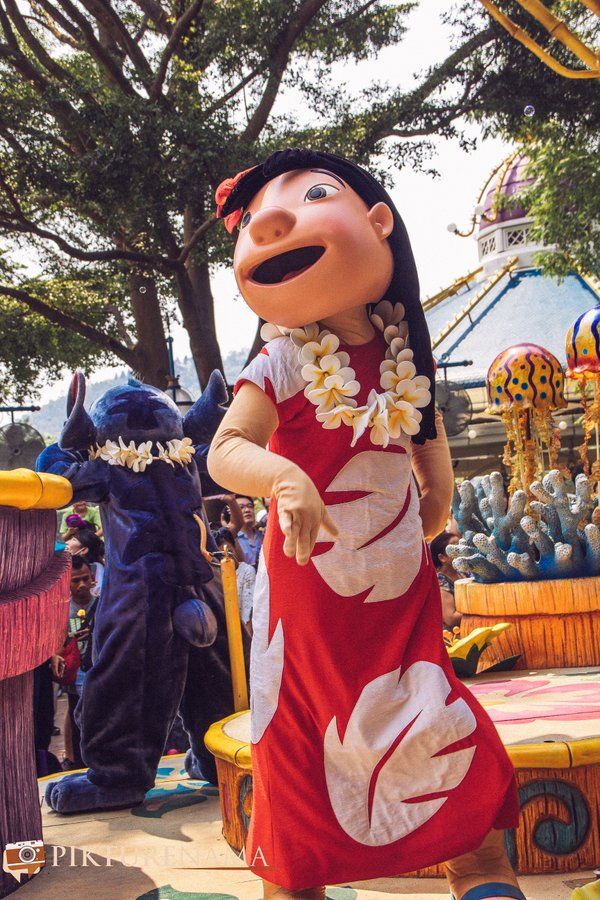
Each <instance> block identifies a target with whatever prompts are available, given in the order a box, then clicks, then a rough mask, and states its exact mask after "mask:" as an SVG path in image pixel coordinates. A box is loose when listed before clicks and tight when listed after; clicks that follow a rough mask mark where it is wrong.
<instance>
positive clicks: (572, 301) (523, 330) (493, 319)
mask: <svg viewBox="0 0 600 900" xmlns="http://www.w3.org/2000/svg"><path fill="white" fill-rule="evenodd" d="M484 285H485V281H483V282H479V283H477V284H474V283H472V284H471V285H470V286H469V288H468V289H467V290H462V291H460V292H459V293H457V294H454V295H453V296H451V297H448V298H447V299H445V300H443V301H442V302H441V303H438V304H437V305H436V306H434V307H433V309H431V310H430V311H429V312H427V313H426V314H425V315H426V319H427V325H428V326H429V331H430V334H431V338H432V340H435V338H436V335H438V334H439V333H440V332H441V331H442V329H443V328H444V326H446V325H447V324H448V323H449V322H451V321H452V320H453V319H454V317H455V316H456V315H458V314H459V313H460V312H461V310H463V309H464V308H465V306H467V305H468V304H469V303H470V302H471V301H472V300H473V299H474V298H475V297H476V295H477V294H478V292H479V291H481V290H482V288H483V287H484ZM599 300H600V295H598V294H597V293H596V291H595V290H594V289H593V288H592V287H590V285H589V284H588V283H587V282H586V281H585V280H584V279H583V278H582V277H580V276H579V275H576V274H571V275H568V276H567V277H566V278H565V279H564V281H562V282H561V283H559V282H558V281H557V280H556V279H554V278H550V277H545V276H543V275H542V273H541V271H540V270H539V269H521V270H519V271H517V272H514V273H513V274H512V275H505V276H504V277H503V278H501V279H500V281H498V283H497V284H496V285H495V286H494V287H493V288H492V289H491V290H490V292H489V293H488V294H487V295H486V296H485V297H483V299H482V300H481V301H480V302H479V303H478V304H477V305H476V306H475V307H474V308H473V310H472V311H471V313H470V315H469V316H467V317H466V318H465V319H463V321H462V322H460V324H458V325H457V326H456V327H455V328H454V329H453V330H452V331H451V332H450V333H449V334H448V336H447V337H446V338H445V339H444V340H443V341H442V342H441V343H440V344H439V346H437V347H436V348H435V349H434V351H433V352H434V356H435V357H436V359H437V360H438V362H440V363H443V362H457V361H461V360H472V361H473V365H472V366H468V367H458V368H456V369H451V370H450V371H449V373H448V374H449V377H450V378H451V379H452V380H453V381H457V382H460V383H462V384H463V385H464V386H465V387H475V386H480V385H482V384H483V383H484V382H485V376H486V373H487V370H488V368H489V365H490V363H491V362H492V360H493V358H494V357H495V355H496V354H497V353H498V352H499V351H500V350H503V349H504V348H505V347H510V346H511V345H512V344H516V343H519V342H522V341H528V342H532V343H536V344H541V345H542V346H543V347H545V348H546V349H548V350H550V352H551V353H553V354H554V355H555V356H556V357H557V358H558V359H559V361H560V363H561V365H563V366H565V364H566V359H565V336H566V334H567V331H568V330H569V327H570V325H571V323H572V322H573V320H574V319H575V318H577V316H578V315H580V314H581V313H582V312H585V310H586V309H589V308H591V307H592V306H594V305H595V304H596V303H598V302H599Z"/></svg>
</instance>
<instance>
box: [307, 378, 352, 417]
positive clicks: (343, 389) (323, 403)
mask: <svg viewBox="0 0 600 900" xmlns="http://www.w3.org/2000/svg"><path fill="white" fill-rule="evenodd" d="M347 372H350V373H351V374H352V375H354V370H353V369H340V370H339V372H337V373H336V374H335V375H328V376H327V377H326V378H325V380H324V381H323V386H322V387H315V388H311V389H310V390H308V391H306V389H305V393H306V397H307V398H308V399H309V400H310V402H311V403H314V405H315V406H316V407H317V412H324V411H327V410H330V409H333V408H334V406H339V404H341V403H345V404H346V406H356V400H353V399H352V398H353V397H354V396H355V395H356V394H358V392H359V391H360V384H359V383H358V381H354V380H351V381H346V373H347Z"/></svg>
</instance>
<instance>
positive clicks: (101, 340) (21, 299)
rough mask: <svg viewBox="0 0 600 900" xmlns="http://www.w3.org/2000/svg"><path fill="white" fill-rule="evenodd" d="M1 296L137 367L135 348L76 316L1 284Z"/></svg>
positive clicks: (20, 290)
mask: <svg viewBox="0 0 600 900" xmlns="http://www.w3.org/2000/svg"><path fill="white" fill-rule="evenodd" d="M0 294H2V295H4V296H5V297H10V298H11V299H12V300H16V301H17V302H18V303H23V304H25V306H27V307H29V309H31V310H32V312H35V313H37V314H38V315H40V316H42V317H43V318H44V319H47V320H48V321H49V322H52V323H53V324H54V325H60V326H61V327H62V328H67V329H68V330H69V331H74V332H75V334H79V335H81V337H83V338H86V339H87V340H88V341H92V343H94V344H97V345H98V346H99V347H102V348H103V349H104V350H108V351H109V352H110V353H114V354H115V356H118V357H119V358H120V359H122V360H123V362H126V363H127V365H129V366H131V367H132V368H135V367H136V364H137V362H138V357H137V354H136V352H135V349H134V348H130V347H126V346H125V344H121V343H120V341H117V340H116V339H115V338H113V337H111V336H110V335H108V334H104V332H103V331H100V330H99V329H98V328H95V327H94V326H93V325H88V324H87V323H86V322H81V321H80V320H79V319H76V318H75V316H71V315H69V313H65V312H62V310H60V309H56V307H54V306H50V305H49V304H48V303H45V302H44V301H43V300H40V299H39V297H34V296H33V295H32V294H30V293H29V292H28V291H24V290H23V289H22V288H14V287H10V286H9V285H4V284H0Z"/></svg>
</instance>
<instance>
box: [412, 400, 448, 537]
mask: <svg viewBox="0 0 600 900" xmlns="http://www.w3.org/2000/svg"><path fill="white" fill-rule="evenodd" d="M435 427H436V429H437V437H436V438H435V440H433V441H425V443H424V444H420V445H419V444H415V445H414V447H413V471H414V473H415V478H416V479H417V483H418V485H419V489H420V491H421V509H420V512H421V520H422V522H423V531H424V533H425V538H426V540H428V541H430V540H431V539H432V538H434V537H435V536H436V535H437V534H439V533H440V532H441V531H443V530H444V527H445V525H446V521H447V519H448V516H449V515H450V504H451V503H452V493H453V490H454V472H453V470H452V460H451V458H450V448H449V447H448V438H447V437H446V430H445V428H444V423H443V421H442V416H441V414H440V411H439V410H438V409H437V408H436V411H435Z"/></svg>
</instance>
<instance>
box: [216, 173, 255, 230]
mask: <svg viewBox="0 0 600 900" xmlns="http://www.w3.org/2000/svg"><path fill="white" fill-rule="evenodd" d="M254 168H255V166H250V168H249V169H244V171H243V172H238V173H237V175H234V176H233V178H226V179H225V180H224V181H222V182H221V184H220V185H219V187H218V188H217V190H216V191H215V202H216V204H217V219H223V221H224V222H225V228H226V229H227V231H228V232H229V234H231V233H232V231H233V230H234V228H235V227H236V226H237V225H238V224H239V221H240V219H241V218H242V214H243V210H242V209H236V210H235V211H234V212H232V213H229V215H228V216H223V207H224V206H225V204H226V203H227V201H228V200H229V195H230V194H231V192H232V190H233V189H234V187H235V186H236V184H237V183H238V181H241V179H242V178H243V177H244V175H247V173H248V172H251V171H252V169H254Z"/></svg>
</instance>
